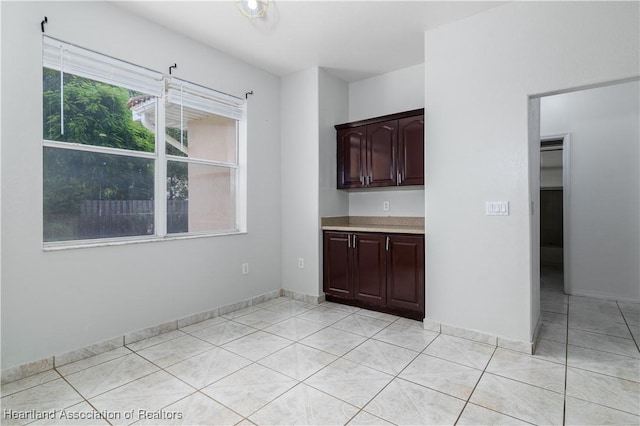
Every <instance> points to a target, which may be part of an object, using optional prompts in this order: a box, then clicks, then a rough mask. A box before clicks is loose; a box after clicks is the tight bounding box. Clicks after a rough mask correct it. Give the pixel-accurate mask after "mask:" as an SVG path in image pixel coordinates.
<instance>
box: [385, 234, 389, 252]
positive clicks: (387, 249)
mask: <svg viewBox="0 0 640 426" xmlns="http://www.w3.org/2000/svg"><path fill="white" fill-rule="evenodd" d="M385 250H386V251H389V236H388V235H387V241H386V243H385Z"/></svg>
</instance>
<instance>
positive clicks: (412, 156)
mask: <svg viewBox="0 0 640 426" xmlns="http://www.w3.org/2000/svg"><path fill="white" fill-rule="evenodd" d="M398 185H424V115H423V114H421V115H419V116H416V117H407V118H402V119H400V120H398Z"/></svg>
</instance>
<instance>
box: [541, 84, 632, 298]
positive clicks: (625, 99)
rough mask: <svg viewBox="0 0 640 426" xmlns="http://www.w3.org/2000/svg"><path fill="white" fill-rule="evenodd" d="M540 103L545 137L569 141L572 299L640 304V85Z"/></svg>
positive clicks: (581, 92) (620, 85)
mask: <svg viewBox="0 0 640 426" xmlns="http://www.w3.org/2000/svg"><path fill="white" fill-rule="evenodd" d="M540 102H541V116H540V133H541V134H542V136H544V135H555V134H564V133H570V134H571V150H570V169H569V171H570V179H569V187H568V188H567V189H568V190H569V194H570V202H569V223H570V227H569V247H570V257H569V259H570V261H569V263H568V264H567V265H565V268H569V275H570V277H571V293H572V294H577V295H586V296H596V297H598V296H599V297H608V298H616V299H632V300H635V301H640V284H639V283H640V276H639V273H638V259H640V229H639V223H638V217H640V206H639V203H640V201H639V199H640V174H639V171H638V164H639V163H640V161H639V160H638V156H639V155H640V150H639V145H640V83H638V82H637V81H636V82H632V83H626V84H617V85H612V86H606V87H601V88H597V89H590V90H583V91H578V92H571V93H565V94H561V95H555V96H548V97H543V98H542V99H541V100H540Z"/></svg>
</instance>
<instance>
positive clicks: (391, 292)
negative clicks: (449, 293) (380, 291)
mask: <svg viewBox="0 0 640 426" xmlns="http://www.w3.org/2000/svg"><path fill="white" fill-rule="evenodd" d="M388 238H389V241H388V250H387V305H388V306H392V307H395V308H401V309H407V310H410V311H417V312H422V313H423V314H424V237H415V236H406V235H389V236H388ZM423 318H424V317H423Z"/></svg>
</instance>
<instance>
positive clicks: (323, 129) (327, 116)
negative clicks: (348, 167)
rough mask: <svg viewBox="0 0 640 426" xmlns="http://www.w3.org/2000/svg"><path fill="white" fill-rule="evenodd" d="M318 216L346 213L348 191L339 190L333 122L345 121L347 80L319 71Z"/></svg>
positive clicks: (346, 119) (346, 113)
mask: <svg viewBox="0 0 640 426" xmlns="http://www.w3.org/2000/svg"><path fill="white" fill-rule="evenodd" d="M318 87H319V111H318V112H319V117H318V119H319V123H320V125H319V132H320V141H319V148H320V168H319V173H320V217H330V216H348V215H349V193H348V192H346V191H338V189H337V186H338V163H337V161H336V159H337V150H338V146H337V143H336V129H335V127H334V126H335V125H336V124H338V123H344V122H346V121H348V118H347V117H348V106H349V94H348V85H347V83H346V82H344V81H342V80H340V79H339V78H337V77H335V76H333V75H331V74H329V73H328V72H327V71H326V70H324V69H320V72H319V81H318Z"/></svg>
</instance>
